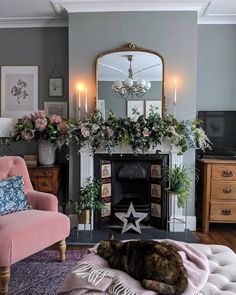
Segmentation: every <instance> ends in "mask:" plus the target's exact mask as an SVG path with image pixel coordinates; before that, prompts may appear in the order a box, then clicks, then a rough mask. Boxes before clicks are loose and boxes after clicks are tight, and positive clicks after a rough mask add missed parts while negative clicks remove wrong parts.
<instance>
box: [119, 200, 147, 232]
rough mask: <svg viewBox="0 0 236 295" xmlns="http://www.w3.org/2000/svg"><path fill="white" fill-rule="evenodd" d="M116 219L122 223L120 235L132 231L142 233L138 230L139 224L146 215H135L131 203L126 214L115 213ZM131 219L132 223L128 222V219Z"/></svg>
mask: <svg viewBox="0 0 236 295" xmlns="http://www.w3.org/2000/svg"><path fill="white" fill-rule="evenodd" d="M115 215H116V217H117V218H119V219H120V220H121V221H122V222H123V227H122V231H121V233H122V234H123V233H125V232H126V231H128V230H130V229H133V230H135V231H136V232H138V233H140V234H141V233H142V232H141V229H140V224H139V223H140V222H141V221H142V220H143V219H144V218H145V217H146V216H147V213H137V212H136V211H135V210H134V206H133V204H132V203H130V205H129V209H128V211H127V212H126V213H124V212H119V213H115ZM131 218H133V219H134V223H135V224H134V223H133V222H130V221H129V219H131Z"/></svg>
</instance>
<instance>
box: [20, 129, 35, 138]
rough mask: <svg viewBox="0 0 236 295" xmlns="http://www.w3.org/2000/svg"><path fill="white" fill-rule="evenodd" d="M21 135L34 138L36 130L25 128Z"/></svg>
mask: <svg viewBox="0 0 236 295" xmlns="http://www.w3.org/2000/svg"><path fill="white" fill-rule="evenodd" d="M21 137H22V138H23V139H25V140H32V139H33V138H34V131H33V130H30V129H26V130H23V131H22V132H21Z"/></svg>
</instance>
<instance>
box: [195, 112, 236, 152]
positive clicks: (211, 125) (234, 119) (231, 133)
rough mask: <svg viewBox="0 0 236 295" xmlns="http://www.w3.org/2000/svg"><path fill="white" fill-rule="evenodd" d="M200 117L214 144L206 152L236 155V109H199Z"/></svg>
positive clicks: (202, 125)
mask: <svg viewBox="0 0 236 295" xmlns="http://www.w3.org/2000/svg"><path fill="white" fill-rule="evenodd" d="M198 118H199V119H200V120H202V121H203V122H202V123H201V127H202V128H203V129H204V130H205V132H206V134H207V136H208V137H209V139H210V140H211V142H212V144H213V146H212V150H210V149H207V150H206V151H205V154H208V155H225V156H233V157H236V111H222V112H221V111H219V112H218V111H199V112H198Z"/></svg>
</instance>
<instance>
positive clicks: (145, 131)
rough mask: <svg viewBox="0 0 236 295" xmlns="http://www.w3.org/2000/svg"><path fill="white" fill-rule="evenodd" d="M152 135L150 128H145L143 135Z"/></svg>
mask: <svg viewBox="0 0 236 295" xmlns="http://www.w3.org/2000/svg"><path fill="white" fill-rule="evenodd" d="M149 135H150V132H149V131H148V129H147V128H144V129H143V136H144V137H148V136H149Z"/></svg>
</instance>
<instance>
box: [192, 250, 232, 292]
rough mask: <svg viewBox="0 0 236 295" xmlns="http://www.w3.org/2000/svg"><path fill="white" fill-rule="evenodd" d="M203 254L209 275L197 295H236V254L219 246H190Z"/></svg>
mask: <svg viewBox="0 0 236 295" xmlns="http://www.w3.org/2000/svg"><path fill="white" fill-rule="evenodd" d="M192 245H193V246H194V247H196V248H197V249H198V250H200V251H201V252H203V253H204V254H205V255H206V256H207V258H208V260H209V265H210V275H209V278H208V281H207V283H206V284H205V286H204V288H203V289H202V290H201V292H200V293H198V295H236V254H235V253H234V252H233V251H232V250H231V249H229V248H228V247H225V246H221V245H203V244H192Z"/></svg>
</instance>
